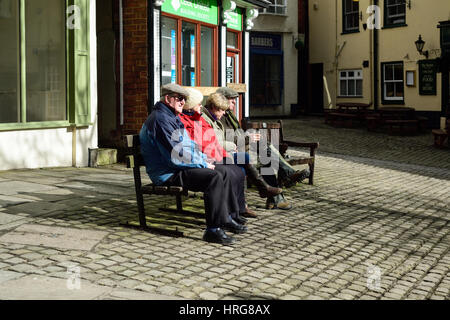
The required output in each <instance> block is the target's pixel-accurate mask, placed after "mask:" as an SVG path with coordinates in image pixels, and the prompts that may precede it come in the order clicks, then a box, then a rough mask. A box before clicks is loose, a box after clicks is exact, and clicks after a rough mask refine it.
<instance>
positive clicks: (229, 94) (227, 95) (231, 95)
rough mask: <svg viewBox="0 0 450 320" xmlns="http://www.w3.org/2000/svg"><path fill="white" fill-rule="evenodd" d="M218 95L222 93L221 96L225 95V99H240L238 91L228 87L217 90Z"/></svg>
mask: <svg viewBox="0 0 450 320" xmlns="http://www.w3.org/2000/svg"><path fill="white" fill-rule="evenodd" d="M216 93H220V94H221V95H223V96H224V97H225V98H227V99H232V98H238V97H239V93H237V91H235V90H233V89H231V88H228V87H221V88H219V89H217V90H216Z"/></svg>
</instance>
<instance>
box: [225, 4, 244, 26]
mask: <svg viewBox="0 0 450 320" xmlns="http://www.w3.org/2000/svg"><path fill="white" fill-rule="evenodd" d="M228 19H229V20H228V23H227V27H228V28H230V29H234V30H237V31H242V12H241V8H236V9H235V10H234V11H233V12H229V13H228Z"/></svg>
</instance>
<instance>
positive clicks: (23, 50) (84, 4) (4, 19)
mask: <svg viewBox="0 0 450 320" xmlns="http://www.w3.org/2000/svg"><path fill="white" fill-rule="evenodd" d="M67 2H68V1H61V0H23V1H19V0H0V30H1V32H0V41H1V43H2V49H1V50H0V70H1V72H0V130H9V129H21V128H35V127H51V126H68V125H69V122H72V123H77V124H89V119H90V103H89V101H90V98H89V94H90V92H89V81H88V79H89V32H88V26H89V22H88V1H87V0H79V1H77V4H78V6H79V9H80V10H79V11H80V17H79V18H80V20H79V21H80V28H78V29H76V30H67V29H66V8H67ZM66 33H68V34H70V35H71V37H68V36H67V34H66ZM69 60H70V61H71V68H68V66H67V61H69ZM75 79H76V81H75ZM67 88H70V91H68V90H67ZM69 111H70V112H69Z"/></svg>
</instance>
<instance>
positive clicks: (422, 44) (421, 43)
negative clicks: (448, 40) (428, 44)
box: [415, 34, 428, 59]
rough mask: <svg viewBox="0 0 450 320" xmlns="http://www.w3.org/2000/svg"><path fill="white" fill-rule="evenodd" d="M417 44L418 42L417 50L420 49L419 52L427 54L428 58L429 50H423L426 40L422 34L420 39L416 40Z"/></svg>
mask: <svg viewBox="0 0 450 320" xmlns="http://www.w3.org/2000/svg"><path fill="white" fill-rule="evenodd" d="M415 44H416V48H417V51H419V53H420V54H421V55H423V56H425V57H426V58H427V59H428V50H427V51H423V47H424V45H425V41H423V40H422V35H421V34H419V39H418V40H416V42H415Z"/></svg>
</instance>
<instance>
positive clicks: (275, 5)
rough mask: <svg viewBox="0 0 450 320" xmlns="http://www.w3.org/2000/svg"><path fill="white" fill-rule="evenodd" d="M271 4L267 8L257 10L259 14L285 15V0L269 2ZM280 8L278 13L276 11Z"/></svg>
mask: <svg viewBox="0 0 450 320" xmlns="http://www.w3.org/2000/svg"><path fill="white" fill-rule="evenodd" d="M269 1H270V2H271V4H270V5H269V7H268V8H262V9H259V13H260V14H272V15H277V16H286V15H287V0H269ZM278 8H281V11H282V13H278V12H277V11H278V10H277V9H278Z"/></svg>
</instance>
